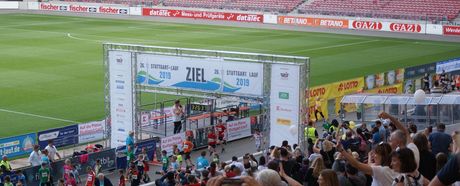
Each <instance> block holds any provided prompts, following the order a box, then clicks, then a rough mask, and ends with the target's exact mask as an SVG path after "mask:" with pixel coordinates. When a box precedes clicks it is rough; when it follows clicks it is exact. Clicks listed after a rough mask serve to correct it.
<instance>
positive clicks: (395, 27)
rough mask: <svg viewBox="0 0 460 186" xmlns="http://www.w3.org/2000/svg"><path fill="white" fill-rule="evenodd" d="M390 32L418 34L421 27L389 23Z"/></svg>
mask: <svg viewBox="0 0 460 186" xmlns="http://www.w3.org/2000/svg"><path fill="white" fill-rule="evenodd" d="M390 30H391V31H395V32H412V33H419V32H420V31H422V26H420V25H419V24H405V23H390Z"/></svg>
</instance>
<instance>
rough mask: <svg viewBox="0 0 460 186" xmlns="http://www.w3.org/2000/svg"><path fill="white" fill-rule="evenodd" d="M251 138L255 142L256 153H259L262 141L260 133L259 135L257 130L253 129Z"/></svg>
mask: <svg viewBox="0 0 460 186" xmlns="http://www.w3.org/2000/svg"><path fill="white" fill-rule="evenodd" d="M253 138H254V140H255V142H256V149H257V152H259V151H260V150H261V147H262V139H263V136H262V133H260V131H259V129H255V133H254V136H253Z"/></svg>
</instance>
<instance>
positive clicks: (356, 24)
mask: <svg viewBox="0 0 460 186" xmlns="http://www.w3.org/2000/svg"><path fill="white" fill-rule="evenodd" d="M351 25H352V26H353V29H356V30H382V27H383V25H382V23H381V22H378V21H356V20H355V21H353V22H352V23H351Z"/></svg>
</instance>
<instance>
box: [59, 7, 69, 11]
mask: <svg viewBox="0 0 460 186" xmlns="http://www.w3.org/2000/svg"><path fill="white" fill-rule="evenodd" d="M59 10H60V11H67V6H59Z"/></svg>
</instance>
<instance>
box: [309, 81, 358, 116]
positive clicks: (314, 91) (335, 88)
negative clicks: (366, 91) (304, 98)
mask: <svg viewBox="0 0 460 186" xmlns="http://www.w3.org/2000/svg"><path fill="white" fill-rule="evenodd" d="M363 87H364V79H363V78H355V79H350V80H346V81H339V82H335V83H331V84H326V85H322V86H317V87H312V88H310V92H309V112H310V115H311V116H313V117H314V113H315V105H316V101H317V100H318V101H320V102H321V111H322V112H323V114H324V116H325V117H328V109H327V108H328V101H329V100H336V101H335V102H336V104H335V111H338V109H339V108H340V104H339V103H338V102H337V100H340V99H341V98H342V97H343V96H345V95H348V94H353V93H356V92H358V91H360V90H361V89H362V88H363Z"/></svg>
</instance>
